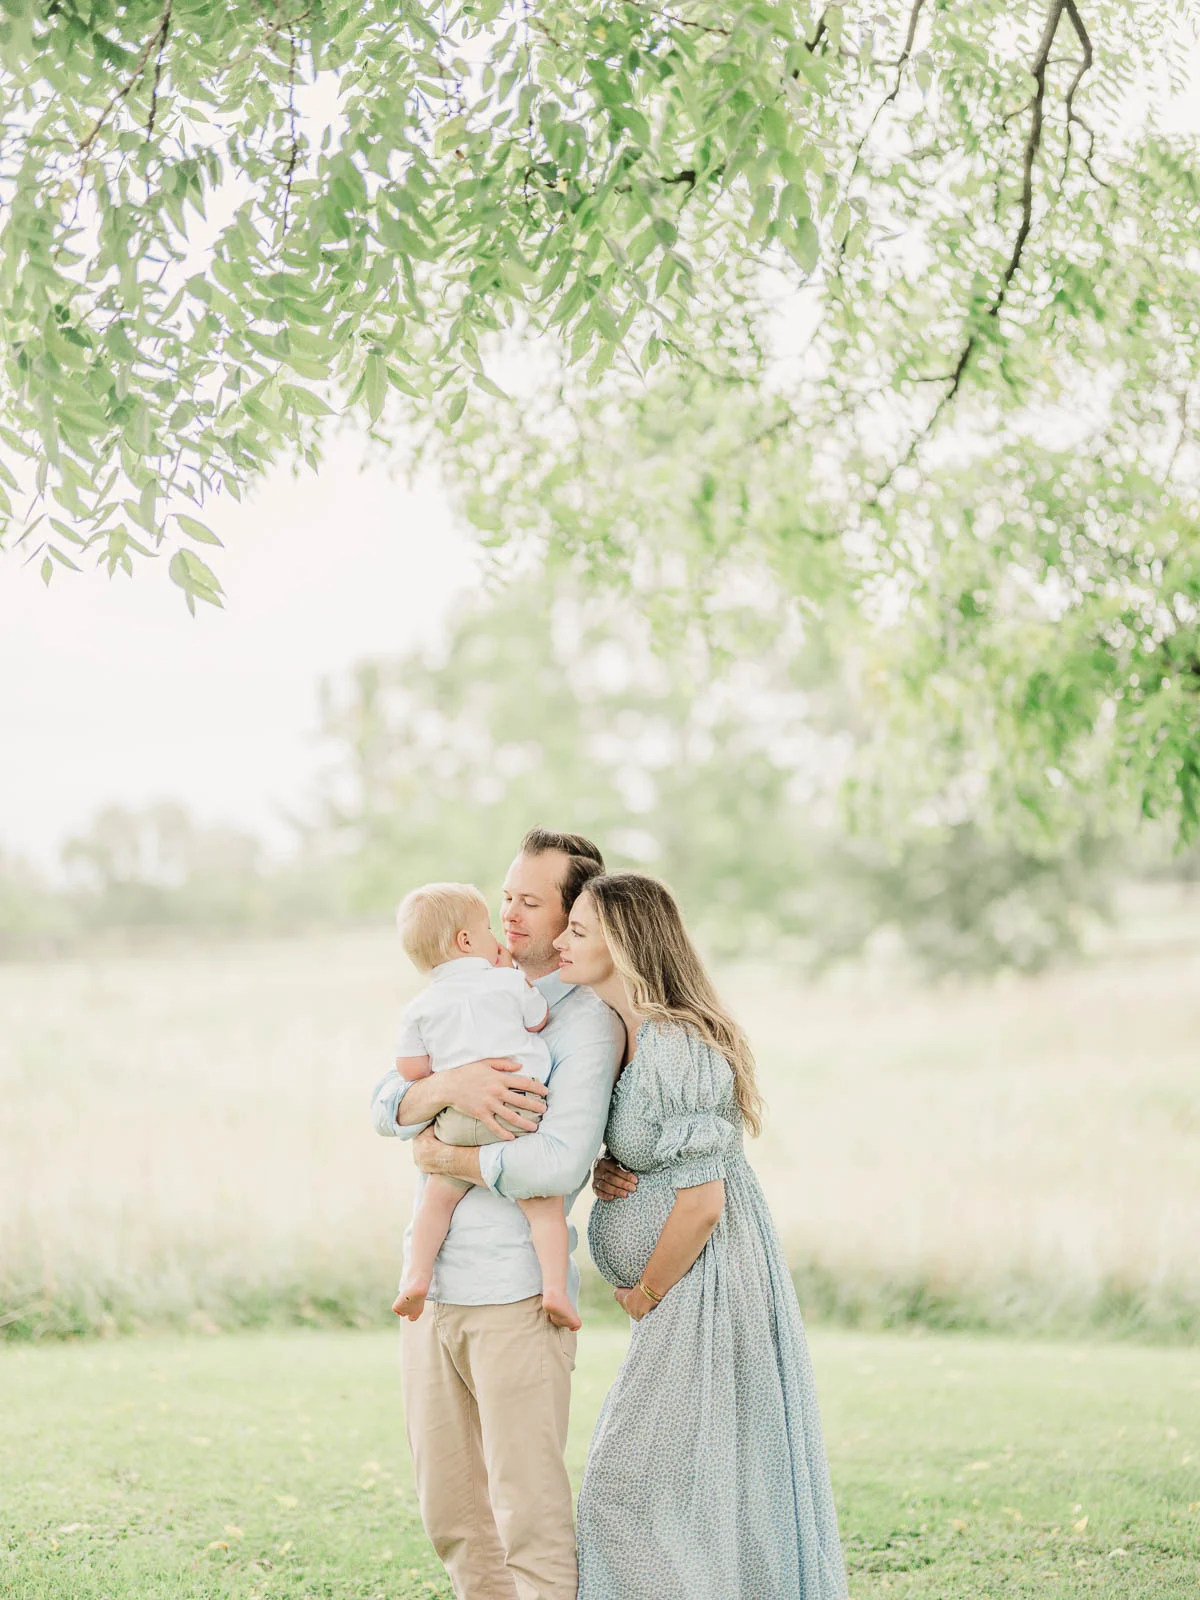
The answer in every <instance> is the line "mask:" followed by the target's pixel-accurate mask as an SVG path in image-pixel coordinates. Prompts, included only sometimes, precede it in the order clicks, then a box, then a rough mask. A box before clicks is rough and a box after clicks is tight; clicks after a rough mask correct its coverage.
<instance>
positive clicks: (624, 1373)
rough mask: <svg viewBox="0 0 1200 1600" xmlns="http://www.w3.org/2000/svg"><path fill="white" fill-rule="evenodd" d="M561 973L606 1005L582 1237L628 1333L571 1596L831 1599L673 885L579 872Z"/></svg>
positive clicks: (823, 1510)
mask: <svg viewBox="0 0 1200 1600" xmlns="http://www.w3.org/2000/svg"><path fill="white" fill-rule="evenodd" d="M555 947H556V949H557V950H558V951H559V953H560V956H561V957H562V968H561V972H560V976H561V977H562V978H563V979H564V980H565V981H566V982H567V983H577V984H586V985H587V986H588V987H590V988H591V989H593V990H594V991H595V992H596V993H597V994H598V995H600V996H601V998H602V999H604V1000H605V1001H607V1003H608V1004H609V1005H610V1006H611V1007H612V1008H613V1009H614V1010H615V1011H617V1012H618V1013H619V1014H620V1016H621V1017H622V1019H623V1020H624V1022H625V1026H626V1031H627V1035H628V1041H629V1042H628V1046H627V1049H626V1065H625V1067H624V1070H623V1071H622V1073H621V1076H620V1078H619V1079H618V1080H617V1086H616V1090H615V1092H614V1094H613V1100H612V1110H611V1112H610V1114H609V1121H608V1132H607V1136H606V1137H607V1145H608V1153H609V1157H610V1160H608V1161H606V1162H602V1163H601V1164H600V1168H599V1169H598V1175H597V1193H599V1194H601V1195H605V1194H608V1195H613V1196H620V1198H610V1199H603V1198H602V1199H601V1200H599V1201H597V1203H596V1204H595V1205H594V1206H593V1208H592V1214H591V1219H590V1221H589V1224H588V1243H589V1245H590V1247H591V1252H592V1257H593V1259H594V1260H595V1263H596V1265H597V1267H598V1268H599V1269H600V1271H601V1272H602V1273H603V1274H604V1276H605V1277H606V1278H607V1279H608V1280H609V1282H610V1283H612V1284H614V1285H616V1286H617V1287H616V1298H617V1299H618V1300H619V1301H620V1303H621V1305H622V1306H623V1307H624V1308H625V1310H626V1311H627V1312H628V1313H629V1315H630V1317H631V1318H632V1319H633V1324H634V1326H633V1336H632V1339H631V1342H630V1346H629V1351H628V1354H627V1355H626V1357H625V1360H624V1362H623V1363H622V1365H621V1369H620V1371H619V1373H618V1374H617V1378H616V1382H615V1383H614V1384H613V1387H612V1389H611V1390H610V1391H609V1394H608V1397H607V1399H606V1400H605V1402H604V1406H603V1408H602V1410H601V1412H600V1417H599V1420H598V1421H597V1423H596V1431H595V1434H594V1436H593V1438H592V1446H591V1450H590V1453H589V1455H588V1463H587V1469H586V1471H585V1473H584V1479H583V1487H582V1489H581V1491H580V1495H579V1600H845V1596H846V1576H845V1569H844V1566H843V1563H842V1551H841V1545H840V1543H839V1540H838V1530H837V1517H836V1513H835V1511H834V1506H833V1496H832V1493H831V1490H830V1486H829V1471H828V1467H827V1465H826V1461H825V1448H824V1444H823V1442H822V1438H821V1424H820V1418H819V1415H818V1411H817V1397H816V1390H815V1387H814V1384H813V1374H812V1366H811V1364H810V1362H809V1357H808V1350H807V1347H806V1344H805V1339H804V1330H803V1327H802V1325H801V1321H800V1310H799V1307H798V1305H797V1304H796V1295H795V1291H794V1289H793V1288H792V1282H791V1278H790V1276H789V1274H788V1270H787V1265H786V1263H785V1261H784V1257H783V1252H782V1249H781V1247H780V1243H779V1238H778V1235H777V1234H776V1232H775V1228H774V1225H773V1223H772V1221H771V1217H770V1214H769V1212H768V1210H767V1205H766V1201H765V1199H764V1198H763V1193H762V1190H761V1189H760V1188H759V1185H758V1180H757V1179H756V1178H755V1176H754V1173H753V1172H752V1171H751V1169H750V1167H749V1165H748V1164H747V1161H746V1158H745V1155H744V1154H743V1151H742V1129H743V1127H748V1128H749V1129H750V1130H751V1132H757V1131H758V1124H759V1115H760V1102H759V1098H758V1094H757V1091H756V1089H755V1086H754V1063H753V1058H752V1057H751V1054H750V1050H749V1046H748V1045H747V1043H746V1039H745V1036H744V1035H743V1033H742V1032H741V1030H740V1029H739V1028H738V1026H737V1024H736V1023H735V1022H733V1021H732V1019H731V1018H730V1017H729V1016H728V1015H727V1014H726V1012H725V1011H724V1009H723V1008H722V1006H721V1003H720V1001H719V1000H718V999H717V996H716V994H715V992H714V990H713V987H712V984H711V982H710V981H709V978H708V975H707V973H706V972H705V970H704V967H703V965H702V963H701V961H700V958H699V956H698V955H697V953H696V950H695V948H694V946H693V945H692V942H691V940H690V939H689V938H688V935H687V931H686V930H685V928H684V926H683V921H682V918H681V917H680V914H679V908H678V907H677V906H676V904H675V901H674V899H673V898H672V896H671V894H670V891H669V890H668V889H667V888H666V887H665V886H664V885H663V884H661V883H659V882H658V881H657V880H656V879H654V878H648V877H645V876H644V875H642V874H641V873H636V872H615V873H609V874H606V875H604V876H602V877H598V878H593V879H592V880H591V882H590V883H589V884H588V886H587V888H586V889H585V890H584V891H583V893H582V894H581V895H580V897H579V899H578V900H577V901H576V902H575V904H574V906H573V908H572V911H571V918H570V922H569V924H568V926H567V929H566V932H565V933H564V934H563V935H562V937H561V938H560V939H559V940H558V941H557V943H556V946H555Z"/></svg>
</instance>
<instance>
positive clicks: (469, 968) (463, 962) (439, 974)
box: [429, 956, 492, 983]
mask: <svg viewBox="0 0 1200 1600" xmlns="http://www.w3.org/2000/svg"><path fill="white" fill-rule="evenodd" d="M491 964H492V963H491V962H490V961H488V960H487V959H486V957H484V956H455V958H454V959H453V960H452V961H443V962H442V964H441V966H440V967H434V969H433V971H432V972H431V973H430V974H429V981H430V983H437V981H438V979H439V978H445V977H448V976H449V975H451V974H453V973H457V972H478V971H480V970H481V969H482V968H484V967H490V966H491Z"/></svg>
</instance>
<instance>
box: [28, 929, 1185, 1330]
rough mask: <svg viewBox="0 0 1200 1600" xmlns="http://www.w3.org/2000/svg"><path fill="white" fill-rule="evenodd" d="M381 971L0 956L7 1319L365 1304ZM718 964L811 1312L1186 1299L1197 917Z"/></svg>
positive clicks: (177, 1316) (1048, 1312)
mask: <svg viewBox="0 0 1200 1600" xmlns="http://www.w3.org/2000/svg"><path fill="white" fill-rule="evenodd" d="M410 988H411V980H410V978H409V976H408V975H407V974H406V972H405V970H404V964H403V962H402V960H401V959H400V956H399V952H398V949H397V945H396V942H395V940H394V938H393V937H391V936H390V935H388V934H386V933H384V934H379V935H374V934H372V935H353V936H338V937H330V938H328V939H312V940H306V941H303V942H300V941H297V942H292V943H288V942H277V943H271V944H260V945H248V944H247V945H230V946H226V947H224V948H212V947H197V948H195V949H191V950H178V949H176V950H173V951H169V952H168V951H164V952H163V953H162V954H160V955H153V954H141V955H126V956H112V957H107V958H105V959H97V960H72V961H67V962H63V963H60V964H58V965H32V964H31V965H13V966H7V967H0V1318H3V1319H4V1324H5V1326H6V1327H7V1330H8V1332H9V1333H10V1334H24V1335H27V1336H28V1335H31V1334H38V1333H56V1332H57V1333H70V1332H88V1331H95V1330H103V1329H105V1328H117V1327H128V1326H136V1325H137V1324H138V1323H139V1322H144V1323H157V1322H162V1321H178V1322H192V1323H195V1324H199V1325H201V1326H205V1325H209V1324H213V1323H215V1324H225V1323H229V1322H255V1321H260V1320H267V1319H271V1318H277V1317H281V1316H282V1317H291V1318H300V1319H304V1318H312V1319H327V1318H336V1319H339V1320H356V1319H362V1320H366V1319H374V1318H375V1317H377V1316H381V1315H384V1314H385V1308H386V1305H387V1303H388V1301H389V1300H390V1295H391V1286H392V1281H393V1279H394V1275H395V1272H396V1268H397V1265H398V1257H399V1245H400V1236H401V1233H402V1230H403V1226H404V1222H405V1219H406V1215H407V1211H408V1206H409V1202H410V1196H411V1169H410V1164H409V1161H408V1157H407V1154H406V1152H405V1150H404V1148H403V1146H402V1145H400V1144H399V1143H397V1142H394V1141H391V1140H381V1139H378V1138H376V1137H375V1135H374V1134H373V1133H372V1132H371V1131H370V1128H369V1126H368V1123H367V1116H366V1111H367V1100H368V1095H369V1091H370V1089H371V1086H372V1084H373V1082H374V1080H375V1078H376V1077H377V1076H378V1075H379V1074H380V1073H381V1072H382V1071H383V1070H384V1068H385V1066H386V1063H387V1061H388V1058H389V1055H390V1052H391V1046H392V1037H393V1033H394V1027H395V1021H396V1017H397V1013H398V1009H399V1006H400V1004H401V1002H402V1000H403V998H404V996H405V995H406V994H407V993H408V992H409V991H410ZM724 988H725V991H726V993H727V995H728V997H729V998H730V1000H731V1001H732V1003H733V1004H734V1006H735V1008H736V1010H737V1011H738V1013H739V1015H740V1016H741V1017H742V1018H743V1019H744V1020H745V1022H746V1023H747V1024H748V1026H749V1029H750V1032H751V1035H752V1038H753V1040H754V1042H755V1044H756V1047H757V1049H758V1052H759V1056H760V1063H761V1071H762V1078H763V1087H764V1090H765V1092H766V1095H767V1099H768V1103H769V1117H768V1123H767V1131H766V1133H765V1134H764V1136H763V1138H762V1139H761V1140H760V1141H758V1142H757V1144H755V1145H752V1146H751V1155H752V1159H753V1161H754V1163H755V1165H756V1167H757V1168H758V1170H759V1172H760V1174H761V1176H762V1178H763V1181H764V1184H765V1186H766V1189H767V1193H768V1196H769V1198H770V1201H771V1205H772V1207H773V1210H774V1213H775V1216H776V1218H777V1221H778V1223H779V1226H780V1229H781V1231H782V1233H783V1236H784V1239H785V1241H786V1243H787V1246H788V1248H789V1251H790V1253H791V1255H792V1257H793V1260H794V1261H795V1263H796V1265H797V1269H798V1275H799V1280H800V1283H801V1289H802V1298H803V1299H804V1300H805V1302H806V1303H807V1304H808V1306H809V1307H810V1309H816V1310H818V1311H820V1310H825V1311H827V1312H829V1313H832V1314H836V1315H840V1316H843V1317H850V1318H876V1319H881V1320H884V1321H893V1322H894V1321H897V1320H905V1319H909V1320H914V1319H915V1320H922V1319H924V1320H929V1321H934V1322H941V1323H942V1324H946V1323H951V1324H953V1323H960V1324H966V1325H971V1324H974V1325H992V1326H1028V1327H1036V1328H1051V1327H1055V1326H1065V1325H1066V1324H1067V1323H1068V1322H1070V1324H1071V1325H1072V1326H1073V1327H1077V1326H1079V1325H1082V1324H1086V1323H1088V1322H1089V1321H1090V1322H1092V1323H1104V1322H1108V1323H1111V1324H1113V1325H1117V1326H1122V1327H1125V1328H1141V1329H1142V1330H1143V1331H1150V1332H1154V1333H1158V1334H1171V1333H1175V1334H1177V1335H1178V1334H1187V1333H1188V1332H1189V1331H1190V1330H1195V1329H1196V1328H1198V1327H1200V1259H1198V1251H1197V1243H1198V1241H1200V946H1195V947H1192V948H1187V947H1182V946H1181V947H1179V948H1176V949H1174V950H1173V951H1170V952H1167V953H1160V954H1158V955H1154V954H1151V953H1143V954H1136V955H1129V954H1126V955H1124V956H1123V957H1122V959H1120V960H1109V961H1105V962H1102V963H1099V964H1095V965H1092V966H1088V967H1083V968H1079V969H1075V970H1072V971H1069V972H1062V973H1058V974H1055V975H1053V976H1048V977H1043V978H1039V979H1025V980H1007V981H1000V982H995V983H990V984H980V985H974V986H970V987H959V988H946V989H937V990H919V989H914V988H912V987H908V986H905V985H904V984H902V983H900V982H899V981H898V980H896V979H895V978H887V977H885V976H881V975H876V976H870V975H864V974H857V975H853V976H851V975H845V976H842V977H840V978H838V979H837V980H834V981H829V982H827V983H824V984H822V985H804V984H801V983H798V982H796V981H793V980H790V979H788V978H786V977H779V976H777V975H771V974H768V973H764V972H736V973H726V974H725V981H724ZM585 1205H586V1201H585V1200H582V1201H581V1202H580V1207H579V1215H580V1217H582V1214H583V1211H584V1208H585Z"/></svg>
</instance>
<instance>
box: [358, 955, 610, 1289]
mask: <svg viewBox="0 0 1200 1600" xmlns="http://www.w3.org/2000/svg"><path fill="white" fill-rule="evenodd" d="M536 986H537V988H539V989H540V990H541V991H542V993H543V994H544V995H545V996H546V999H547V1000H548V1001H549V1002H550V1020H549V1022H548V1023H547V1024H546V1026H545V1028H544V1029H543V1031H542V1033H541V1034H540V1035H539V1037H540V1038H542V1039H544V1040H545V1042H546V1044H547V1045H548V1046H549V1048H550V1062H551V1066H550V1077H549V1079H548V1080H547V1084H546V1087H547V1089H548V1091H549V1094H548V1097H547V1101H546V1114H545V1116H543V1118H542V1121H541V1125H540V1127H539V1128H538V1131H537V1132H536V1133H525V1134H522V1135H521V1136H520V1137H519V1138H517V1139H512V1140H508V1141H505V1142H504V1143H502V1144H489V1145H484V1146H483V1147H482V1148H481V1149H480V1152H479V1166H480V1171H481V1173H482V1175H483V1180H484V1183H485V1184H486V1185H487V1187H486V1188H481V1187H479V1186H478V1185H476V1186H474V1187H473V1188H472V1189H471V1190H470V1192H469V1193H468V1194H467V1195H465V1196H464V1198H463V1199H462V1200H461V1201H460V1202H459V1204H458V1206H457V1207H456V1208H455V1212H454V1219H453V1221H452V1222H451V1224H450V1232H449V1233H448V1234H447V1236H446V1241H445V1243H444V1244H443V1245H442V1248H441V1251H440V1253H439V1254H438V1258H437V1263H436V1265H435V1266H434V1271H433V1285H432V1288H431V1290H430V1299H431V1300H441V1301H444V1302H445V1303H446V1304H447V1305H457V1306H489V1305H497V1306H498V1305H508V1304H510V1303H511V1302H513V1301H515V1300H527V1299H528V1298H529V1297H530V1296H531V1295H535V1294H539V1293H540V1292H541V1287H542V1275H541V1271H540V1269H539V1267H538V1261H537V1256H536V1255H535V1254H534V1251H533V1242H532V1240H531V1239H530V1236H529V1224H528V1223H527V1222H526V1220H525V1217H524V1214H523V1213H522V1211H521V1209H520V1207H519V1206H516V1205H514V1204H513V1202H514V1201H515V1200H528V1199H531V1198H532V1197H533V1196H534V1195H543V1194H561V1195H565V1196H566V1197H567V1209H568V1210H569V1209H570V1207H571V1203H572V1201H573V1200H574V1199H575V1196H576V1195H577V1194H578V1193H579V1191H580V1189H582V1187H583V1185H584V1184H585V1183H586V1181H587V1177H588V1173H589V1171H590V1169H591V1164H592V1161H593V1159H594V1158H595V1156H596V1155H597V1154H598V1152H599V1150H600V1146H601V1144H602V1143H603V1140H604V1125H605V1123H606V1122H607V1121H608V1102H609V1099H610V1098H611V1096H612V1090H613V1084H614V1082H615V1081H616V1076H617V1068H618V1067H619V1065H620V1062H621V1057H622V1055H623V1054H624V1050H625V1028H624V1025H623V1024H622V1022H621V1019H620V1018H619V1017H618V1016H617V1014H616V1012H614V1011H610V1010H609V1008H608V1007H607V1006H606V1005H605V1004H604V1002H603V1000H598V999H597V998H596V996H595V995H594V994H593V993H592V992H591V990H590V989H582V988H578V987H574V986H572V985H570V984H566V983H564V982H563V981H562V979H561V978H560V977H559V976H558V975H557V973H550V974H549V975H548V976H547V977H545V978H538V979H537V980H536ZM407 1089H408V1083H407V1081H406V1080H405V1079H404V1078H402V1077H401V1076H400V1074H399V1073H398V1072H389V1073H388V1074H387V1076H386V1077H385V1078H384V1079H383V1080H382V1081H381V1082H380V1083H379V1085H378V1086H377V1088H376V1089H375V1093H374V1095H373V1097H372V1101H371V1120H372V1122H373V1123H374V1126H375V1131H376V1132H377V1133H381V1134H384V1135H389V1136H391V1135H394V1136H396V1137H398V1138H401V1139H411V1138H413V1137H414V1136H415V1135H416V1134H418V1133H420V1132H421V1129H422V1128H426V1127H428V1126H429V1124H428V1123H426V1122H421V1123H414V1124H413V1125H412V1126H411V1127H400V1126H399V1125H398V1124H397V1122H396V1111H397V1109H398V1107H399V1105H400V1102H401V1100H402V1099H403V1098H404V1095H405V1092H406V1091H407ZM424 1185H425V1178H424V1175H421V1176H420V1177H419V1179H418V1188H417V1200H418V1202H419V1201H420V1198H421V1191H422V1190H423V1188H424ZM411 1231H412V1230H411V1226H410V1228H409V1229H408V1230H407V1231H406V1232H405V1235H404V1254H405V1260H406V1261H407V1257H408V1237H409V1233H410V1232H411ZM570 1242H571V1250H572V1258H571V1268H570V1276H569V1278H568V1282H567V1287H568V1289H569V1291H570V1294H571V1298H572V1300H575V1301H577V1300H578V1292H579V1268H578V1267H577V1266H576V1265H575V1259H574V1254H573V1252H574V1249H575V1245H576V1235H575V1229H574V1228H572V1229H571V1230H570Z"/></svg>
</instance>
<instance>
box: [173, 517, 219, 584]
mask: <svg viewBox="0 0 1200 1600" xmlns="http://www.w3.org/2000/svg"><path fill="white" fill-rule="evenodd" d="M174 515H175V521H176V522H177V523H178V524H179V526H180V527H181V528H182V529H183V531H184V533H186V534H187V536H188V538H189V539H196V540H198V542H199V543H200V544H216V545H219V544H220V543H221V541H220V539H218V538H217V536H216V534H215V533H214V532H213V531H212V529H211V528H209V527H206V526H205V524H204V523H203V522H197V521H196V519H195V517H188V516H185V515H184V514H183V512H182V511H176V512H175V514H174ZM192 559H193V560H194V559H195V558H194V557H193V558H192ZM200 565H203V563H200ZM204 570H205V571H206V572H207V570H208V568H207V567H205V569H204Z"/></svg>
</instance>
